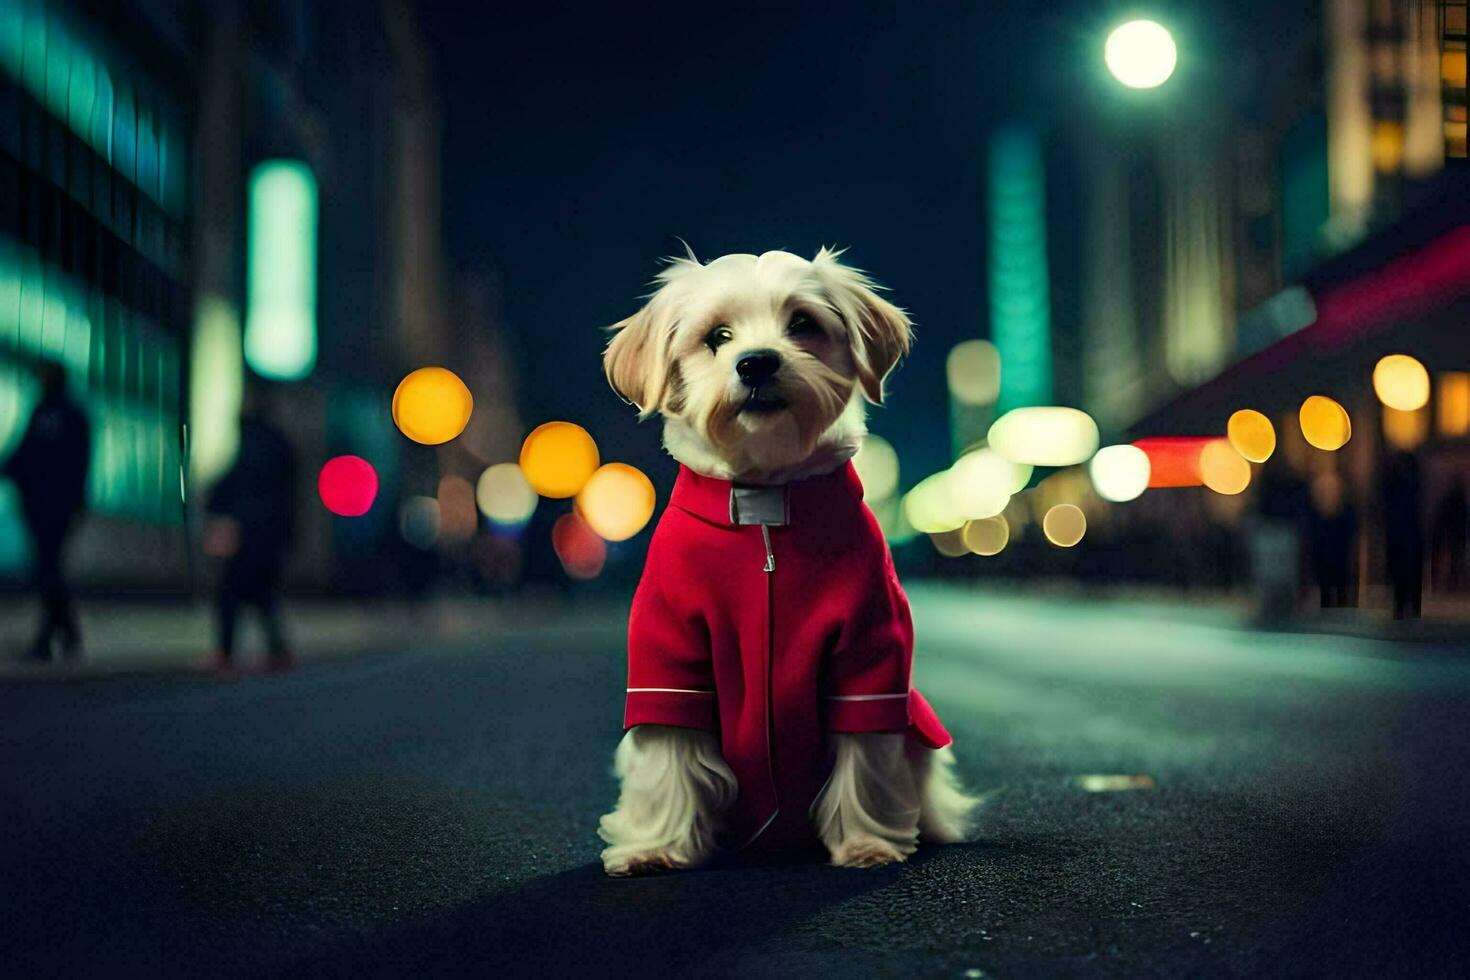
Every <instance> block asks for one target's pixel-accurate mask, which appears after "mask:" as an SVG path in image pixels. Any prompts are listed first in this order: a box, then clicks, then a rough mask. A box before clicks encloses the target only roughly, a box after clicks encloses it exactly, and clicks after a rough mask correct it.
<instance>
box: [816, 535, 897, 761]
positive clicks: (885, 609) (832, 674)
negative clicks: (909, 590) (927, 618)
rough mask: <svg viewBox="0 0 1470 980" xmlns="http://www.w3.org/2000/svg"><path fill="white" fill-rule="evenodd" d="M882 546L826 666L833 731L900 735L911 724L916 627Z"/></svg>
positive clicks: (828, 714)
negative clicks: (899, 731)
mask: <svg viewBox="0 0 1470 980" xmlns="http://www.w3.org/2000/svg"><path fill="white" fill-rule="evenodd" d="M880 547H882V557H881V559H878V558H876V557H875V559H874V560H873V561H871V562H865V563H864V564H865V565H866V566H867V567H869V568H871V569H872V573H871V574H870V575H868V576H865V581H864V582H863V583H862V584H860V586H859V587H858V589H857V590H856V594H855V595H853V596H852V597H851V599H852V600H853V606H852V608H851V610H850V611H849V613H848V615H847V616H846V618H845V621H844V622H843V625H842V629H841V632H840V633H839V635H838V638H837V643H836V645H835V647H834V649H833V652H832V654H831V660H830V662H829V663H828V665H827V670H826V684H825V689H824V690H823V692H822V695H823V701H822V703H823V707H824V709H825V717H826V727H827V730H828V731H831V732H883V731H898V730H901V729H904V728H907V727H908V724H909V671H910V668H911V667H912V666H913V658H914V627H913V621H912V619H911V618H910V616H909V603H908V599H907V597H905V596H904V594H903V589H902V588H901V587H900V586H899V584H898V576H897V574H895V572H894V570H893V559H892V557H891V556H890V555H889V553H888V549H887V547H886V546H884V545H882V543H881V539H880Z"/></svg>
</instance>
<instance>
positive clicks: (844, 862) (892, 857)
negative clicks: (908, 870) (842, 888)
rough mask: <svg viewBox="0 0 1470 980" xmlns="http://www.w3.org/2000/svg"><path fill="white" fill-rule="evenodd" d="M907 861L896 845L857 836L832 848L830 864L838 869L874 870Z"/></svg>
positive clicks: (906, 855) (877, 839)
mask: <svg viewBox="0 0 1470 980" xmlns="http://www.w3.org/2000/svg"><path fill="white" fill-rule="evenodd" d="M907 859H908V854H907V853H905V852H904V851H902V850H900V849H899V848H898V847H897V846H896V845H894V844H891V843H889V842H888V841H886V840H882V839H881V838H878V837H869V836H865V835H864V836H857V837H852V838H850V839H848V840H845V841H843V842H842V843H841V844H838V845H837V846H836V847H834V848H832V864H833V866H834V867H838V868H876V867H878V866H880V865H884V864H896V863H898V862H900V861H905V860H907Z"/></svg>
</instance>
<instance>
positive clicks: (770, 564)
mask: <svg viewBox="0 0 1470 980" xmlns="http://www.w3.org/2000/svg"><path fill="white" fill-rule="evenodd" d="M761 540H762V541H764V542H765V543H766V567H765V568H762V569H761V571H763V572H765V573H766V574H767V575H769V574H770V573H771V572H774V571H775V570H776V553H775V552H774V551H772V550H771V529H770V528H769V527H767V526H766V525H764V524H762V525H761Z"/></svg>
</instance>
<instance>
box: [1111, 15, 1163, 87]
mask: <svg viewBox="0 0 1470 980" xmlns="http://www.w3.org/2000/svg"><path fill="white" fill-rule="evenodd" d="M1103 60H1104V61H1106V62H1107V65H1108V71H1110V72H1112V73H1113V77H1114V78H1116V79H1117V80H1118V81H1120V82H1122V83H1123V84H1124V85H1126V86H1128V87H1129V88H1158V87H1159V86H1160V85H1162V84H1164V83H1165V82H1166V81H1168V80H1169V76H1170V75H1172V74H1174V66H1175V65H1176V64H1178V62H1179V50H1178V49H1177V48H1176V47H1175V46H1174V38H1172V37H1171V36H1170V35H1169V32H1168V31H1167V30H1165V29H1164V27H1163V25H1161V24H1158V23H1156V22H1154V21H1151V20H1130V21H1128V23H1126V24H1122V25H1119V26H1118V27H1115V28H1113V32H1112V33H1111V34H1109V35H1108V40H1107V43H1106V44H1104V45H1103Z"/></svg>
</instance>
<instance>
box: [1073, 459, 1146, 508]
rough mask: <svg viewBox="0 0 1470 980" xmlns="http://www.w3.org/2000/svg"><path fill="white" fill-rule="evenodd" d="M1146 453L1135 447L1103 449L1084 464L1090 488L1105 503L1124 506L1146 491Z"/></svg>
mask: <svg viewBox="0 0 1470 980" xmlns="http://www.w3.org/2000/svg"><path fill="white" fill-rule="evenodd" d="M1149 472H1150V467H1149V462H1148V453H1146V452H1144V451H1143V450H1142V449H1139V448H1138V447H1137V446H1104V447H1103V448H1101V449H1099V450H1098V451H1097V455H1096V456H1094V457H1092V461H1091V462H1089V463H1088V464H1087V474H1088V476H1090V477H1092V487H1093V489H1094V490H1096V491H1097V495H1098V496H1099V497H1101V498H1103V499H1104V500H1111V501H1113V502H1114V503H1123V502H1124V501H1127V500H1133V499H1135V498H1136V497H1138V496H1139V495H1140V494H1142V493H1143V491H1144V490H1146V489H1148V478H1149Z"/></svg>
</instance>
